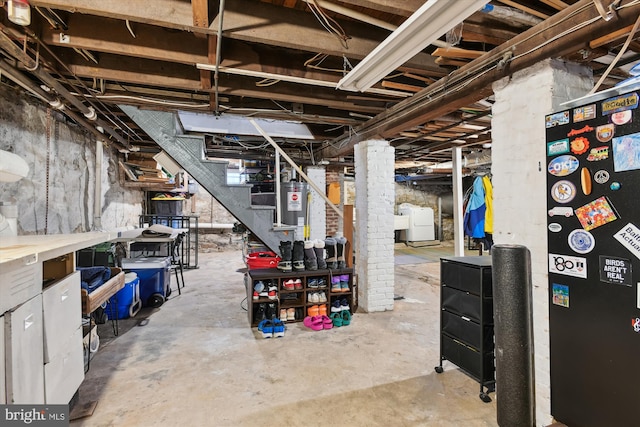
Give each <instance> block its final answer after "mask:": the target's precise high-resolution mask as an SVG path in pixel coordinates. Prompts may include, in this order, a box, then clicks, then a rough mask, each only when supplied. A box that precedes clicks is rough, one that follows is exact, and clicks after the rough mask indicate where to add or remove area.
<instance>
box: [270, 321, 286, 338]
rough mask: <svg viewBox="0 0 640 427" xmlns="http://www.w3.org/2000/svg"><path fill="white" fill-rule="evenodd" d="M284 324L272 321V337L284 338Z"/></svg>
mask: <svg viewBox="0 0 640 427" xmlns="http://www.w3.org/2000/svg"><path fill="white" fill-rule="evenodd" d="M284 329H285V327H284V323H282V320H280V319H273V336H274V337H283V336H284Z"/></svg>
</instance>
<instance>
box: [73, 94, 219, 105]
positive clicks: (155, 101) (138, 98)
mask: <svg viewBox="0 0 640 427" xmlns="http://www.w3.org/2000/svg"><path fill="white" fill-rule="evenodd" d="M72 94H73V95H76V96H84V97H92V98H96V99H129V100H134V101H142V102H148V103H151V104H158V105H165V106H171V107H184V108H209V104H188V103H182V102H174V101H165V100H161V99H155V98H146V97H143V96H133V95H81V94H79V93H75V92H72Z"/></svg>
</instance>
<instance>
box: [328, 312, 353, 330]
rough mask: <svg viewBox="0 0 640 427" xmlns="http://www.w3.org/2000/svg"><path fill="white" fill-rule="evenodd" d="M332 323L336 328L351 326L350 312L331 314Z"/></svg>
mask: <svg viewBox="0 0 640 427" xmlns="http://www.w3.org/2000/svg"><path fill="white" fill-rule="evenodd" d="M331 321H332V322H333V326H335V327H336V328H339V327H341V326H349V325H350V324H351V313H350V312H349V310H343V311H341V312H339V313H331Z"/></svg>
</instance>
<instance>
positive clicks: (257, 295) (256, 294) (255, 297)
mask: <svg viewBox="0 0 640 427" xmlns="http://www.w3.org/2000/svg"><path fill="white" fill-rule="evenodd" d="M253 299H260V293H259V292H258V291H253Z"/></svg>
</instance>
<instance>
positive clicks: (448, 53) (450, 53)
mask: <svg viewBox="0 0 640 427" xmlns="http://www.w3.org/2000/svg"><path fill="white" fill-rule="evenodd" d="M484 54H485V52H482V51H479V50H469V49H461V48H459V47H439V48H437V49H436V50H434V51H433V53H432V54H431V55H433V56H442V57H445V58H462V59H476V58H479V57H481V56H482V55H484Z"/></svg>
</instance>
